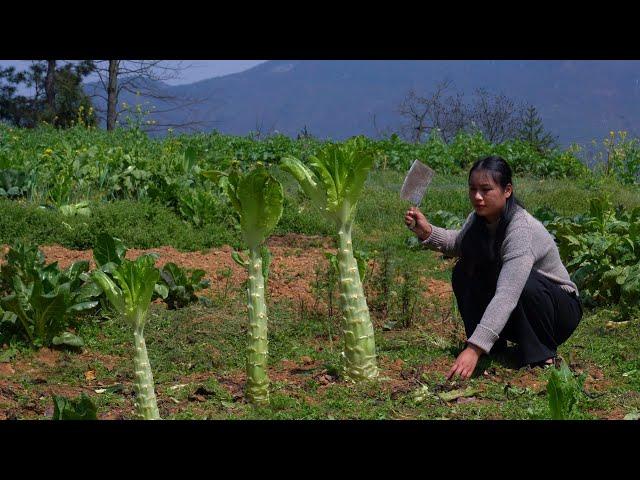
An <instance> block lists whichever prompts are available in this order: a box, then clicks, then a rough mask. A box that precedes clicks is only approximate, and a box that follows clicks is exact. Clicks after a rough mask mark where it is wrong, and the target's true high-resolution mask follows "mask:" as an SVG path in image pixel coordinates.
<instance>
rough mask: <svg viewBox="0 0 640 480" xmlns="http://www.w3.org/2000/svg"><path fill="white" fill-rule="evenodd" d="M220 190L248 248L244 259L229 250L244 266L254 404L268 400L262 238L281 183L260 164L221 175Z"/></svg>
mask: <svg viewBox="0 0 640 480" xmlns="http://www.w3.org/2000/svg"><path fill="white" fill-rule="evenodd" d="M206 176H208V177H209V178H210V179H215V180H219V179H220V177H221V174H220V172H209V173H207V175H206ZM225 178H226V181H224V182H223V185H224V190H225V192H226V194H227V196H228V197H229V200H230V202H231V204H232V205H233V207H234V208H235V210H236V212H237V213H238V215H239V216H240V228H241V231H242V238H243V239H244V242H245V243H246V244H247V246H248V247H249V258H248V260H245V259H244V258H242V257H241V256H240V254H239V252H233V253H232V258H233V260H234V261H235V262H236V263H237V264H238V265H240V266H243V267H245V268H247V270H248V273H249V282H248V283H249V288H248V289H247V309H248V312H249V329H248V331H247V334H248V338H247V363H246V370H247V387H246V393H247V398H248V399H249V401H250V402H252V403H254V404H267V403H269V378H268V376H267V356H268V340H267V306H266V302H265V285H266V281H267V277H268V272H269V264H270V263H271V255H270V253H269V250H268V249H267V247H266V246H265V245H264V242H265V240H266V239H267V238H268V236H269V235H270V233H271V232H272V231H273V229H274V228H275V226H276V225H277V224H278V221H279V220H280V217H281V216H282V209H283V202H284V194H283V190H282V185H281V184H280V182H278V181H277V180H276V179H275V178H274V177H273V176H272V175H271V174H270V173H269V172H268V171H267V169H266V168H265V167H263V166H262V165H258V166H257V167H256V168H254V169H253V170H251V171H250V172H248V173H246V174H239V173H237V172H235V171H232V172H231V173H230V174H228V175H227V176H225Z"/></svg>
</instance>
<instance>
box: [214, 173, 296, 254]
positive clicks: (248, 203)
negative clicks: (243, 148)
mask: <svg viewBox="0 0 640 480" xmlns="http://www.w3.org/2000/svg"><path fill="white" fill-rule="evenodd" d="M202 174H203V175H204V176H206V177H208V178H210V179H212V180H215V181H218V182H219V184H220V185H221V186H222V188H223V189H224V191H225V193H226V194H227V196H228V197H229V200H230V202H231V205H232V206H233V208H234V209H235V210H236V212H237V213H238V215H239V216H240V227H241V229H242V236H243V238H244V241H245V242H246V243H247V245H248V246H249V248H251V249H253V248H257V247H258V246H259V245H260V244H261V243H263V242H264V241H265V240H266V238H267V237H268V236H269V234H270V233H271V231H272V230H273V229H274V228H275V226H276V225H277V224H278V221H279V220H280V217H281V216H282V209H283V201H284V193H283V190H282V185H281V184H280V182H279V181H278V180H276V179H275V178H274V177H273V176H272V175H271V174H270V173H269V172H268V171H267V169H266V168H265V167H264V166H262V165H260V164H259V165H258V166H257V167H256V168H254V169H253V170H251V171H250V172H248V173H245V174H242V173H239V172H238V171H232V172H231V173H229V174H228V175H227V174H224V173H222V172H214V171H211V172H202Z"/></svg>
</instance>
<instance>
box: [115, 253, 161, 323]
mask: <svg viewBox="0 0 640 480" xmlns="http://www.w3.org/2000/svg"><path fill="white" fill-rule="evenodd" d="M113 276H114V278H115V279H116V280H117V281H118V285H119V286H120V288H121V289H122V294H123V299H124V305H125V314H126V316H127V319H128V320H129V322H130V323H132V325H133V326H134V327H136V328H139V327H141V326H142V325H144V317H145V314H146V313H147V310H148V309H149V304H150V303H151V297H152V296H153V292H154V288H155V284H156V283H157V282H158V280H159V279H160V272H159V271H158V269H157V268H156V267H155V258H154V257H153V256H152V255H141V256H140V257H138V258H137V259H136V260H135V261H133V262H132V261H130V260H125V261H124V262H123V263H122V265H120V266H119V267H118V269H117V270H116V271H115V272H113Z"/></svg>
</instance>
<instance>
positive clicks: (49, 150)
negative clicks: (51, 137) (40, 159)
mask: <svg viewBox="0 0 640 480" xmlns="http://www.w3.org/2000/svg"><path fill="white" fill-rule="evenodd" d="M52 153H53V150H51V149H50V148H47V149H46V150H45V151H44V154H45V155H47V156H49V155H51V154H52Z"/></svg>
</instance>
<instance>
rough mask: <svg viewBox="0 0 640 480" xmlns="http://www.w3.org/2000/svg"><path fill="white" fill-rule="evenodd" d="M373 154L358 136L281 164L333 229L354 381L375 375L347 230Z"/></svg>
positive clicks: (346, 343)
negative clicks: (305, 156)
mask: <svg viewBox="0 0 640 480" xmlns="http://www.w3.org/2000/svg"><path fill="white" fill-rule="evenodd" d="M374 160H375V153H374V152H373V151H372V150H370V149H369V148H367V144H366V141H365V140H364V138H362V137H355V138H353V139H350V140H348V141H347V142H345V143H343V144H337V145H329V146H326V147H325V148H322V149H321V150H319V151H318V152H317V153H316V155H312V156H310V157H309V162H308V163H309V166H307V165H305V164H303V163H302V162H301V161H300V160H299V159H297V158H294V157H290V156H289V157H285V158H283V159H282V161H281V163H280V165H281V168H282V169H283V170H285V171H287V172H289V173H290V174H291V175H293V177H294V178H295V179H296V180H297V181H298V183H299V184H300V186H301V187H302V189H303V190H304V192H305V193H306V194H307V195H308V196H309V198H310V199H311V201H312V203H313V204H314V205H315V206H316V207H317V208H319V209H320V211H321V212H322V213H323V214H324V216H325V217H326V218H327V219H328V220H329V221H331V222H332V223H333V224H334V225H335V228H336V231H337V237H338V254H337V266H338V271H339V275H340V292H341V294H340V301H341V304H342V309H343V311H344V317H343V333H344V351H343V353H342V355H343V359H344V361H345V365H344V367H345V374H346V376H347V377H349V378H351V379H353V380H365V379H373V378H375V377H377V375H378V367H377V365H376V347H375V338H374V333H373V324H372V323H371V319H370V317H369V308H368V306H367V301H366V298H365V296H364V291H363V288H362V280H363V278H362V275H361V274H360V272H359V271H360V270H362V267H361V268H359V265H358V262H357V260H356V258H355V257H354V253H353V245H352V242H351V230H352V227H353V219H354V218H355V212H356V207H357V203H358V199H359V198H360V195H361V193H362V188H363V187H364V183H365V181H366V179H367V176H368V174H369V170H370V169H371V167H372V165H373V162H374Z"/></svg>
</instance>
